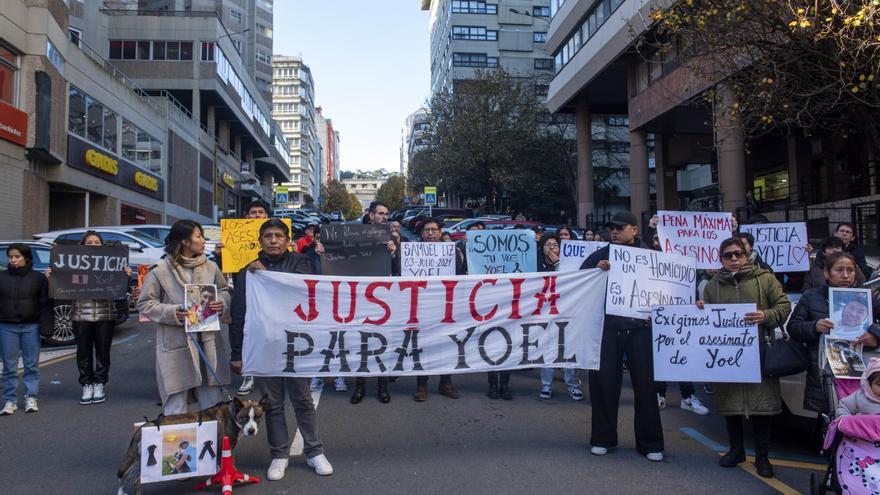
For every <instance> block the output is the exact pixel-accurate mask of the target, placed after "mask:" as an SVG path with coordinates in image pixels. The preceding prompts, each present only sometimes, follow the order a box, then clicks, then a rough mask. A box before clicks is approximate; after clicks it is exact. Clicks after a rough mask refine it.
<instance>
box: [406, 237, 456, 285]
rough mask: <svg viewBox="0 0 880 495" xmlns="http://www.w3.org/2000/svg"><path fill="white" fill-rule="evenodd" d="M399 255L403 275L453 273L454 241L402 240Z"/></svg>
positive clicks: (430, 275) (423, 275)
mask: <svg viewBox="0 0 880 495" xmlns="http://www.w3.org/2000/svg"><path fill="white" fill-rule="evenodd" d="M400 255H401V258H400V259H401V264H400V271H401V275H402V276H404V277H432V276H447V275H455V243H454V242H404V243H402V244H401V245H400Z"/></svg>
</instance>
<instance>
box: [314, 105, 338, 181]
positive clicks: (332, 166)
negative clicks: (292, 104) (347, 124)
mask: <svg viewBox="0 0 880 495" xmlns="http://www.w3.org/2000/svg"><path fill="white" fill-rule="evenodd" d="M315 127H316V128H317V130H318V141H319V142H320V143H321V148H322V154H321V157H322V159H321V167H322V169H323V172H322V173H321V182H322V183H326V182H329V181H331V180H339V166H340V164H339V131H337V130H336V129H335V128H334V127H333V119H329V118H325V117H324V113H323V109H322V108H321V107H318V108H316V109H315Z"/></svg>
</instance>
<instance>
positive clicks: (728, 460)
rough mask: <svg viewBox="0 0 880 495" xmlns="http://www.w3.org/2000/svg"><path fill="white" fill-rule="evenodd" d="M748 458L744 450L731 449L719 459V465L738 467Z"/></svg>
mask: <svg viewBox="0 0 880 495" xmlns="http://www.w3.org/2000/svg"><path fill="white" fill-rule="evenodd" d="M745 460H746V453H745V452H744V451H742V450H738V451H737V450H730V451H729V452H728V453H726V454H724V455H723V456H721V459H718V465H719V466H721V467H736V466H737V465H738V464H739V463H741V462H744V461H745Z"/></svg>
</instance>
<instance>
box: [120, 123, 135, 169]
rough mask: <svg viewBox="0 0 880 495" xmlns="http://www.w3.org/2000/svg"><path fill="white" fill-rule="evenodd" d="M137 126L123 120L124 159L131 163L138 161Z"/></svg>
mask: <svg viewBox="0 0 880 495" xmlns="http://www.w3.org/2000/svg"><path fill="white" fill-rule="evenodd" d="M136 139H137V126H136V125H134V124H132V123H131V122H129V121H128V120H127V119H124V118H123V119H122V158H125V159H126V160H130V161H136V160H137V143H136Z"/></svg>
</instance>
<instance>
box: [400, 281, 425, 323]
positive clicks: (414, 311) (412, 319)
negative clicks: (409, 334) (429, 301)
mask: <svg viewBox="0 0 880 495" xmlns="http://www.w3.org/2000/svg"><path fill="white" fill-rule="evenodd" d="M426 287H428V282H425V281H421V282H400V290H401V291H405V290H410V291H411V292H410V293H409V321H407V323H409V324H413V323H418V322H419V289H424V288H426Z"/></svg>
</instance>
